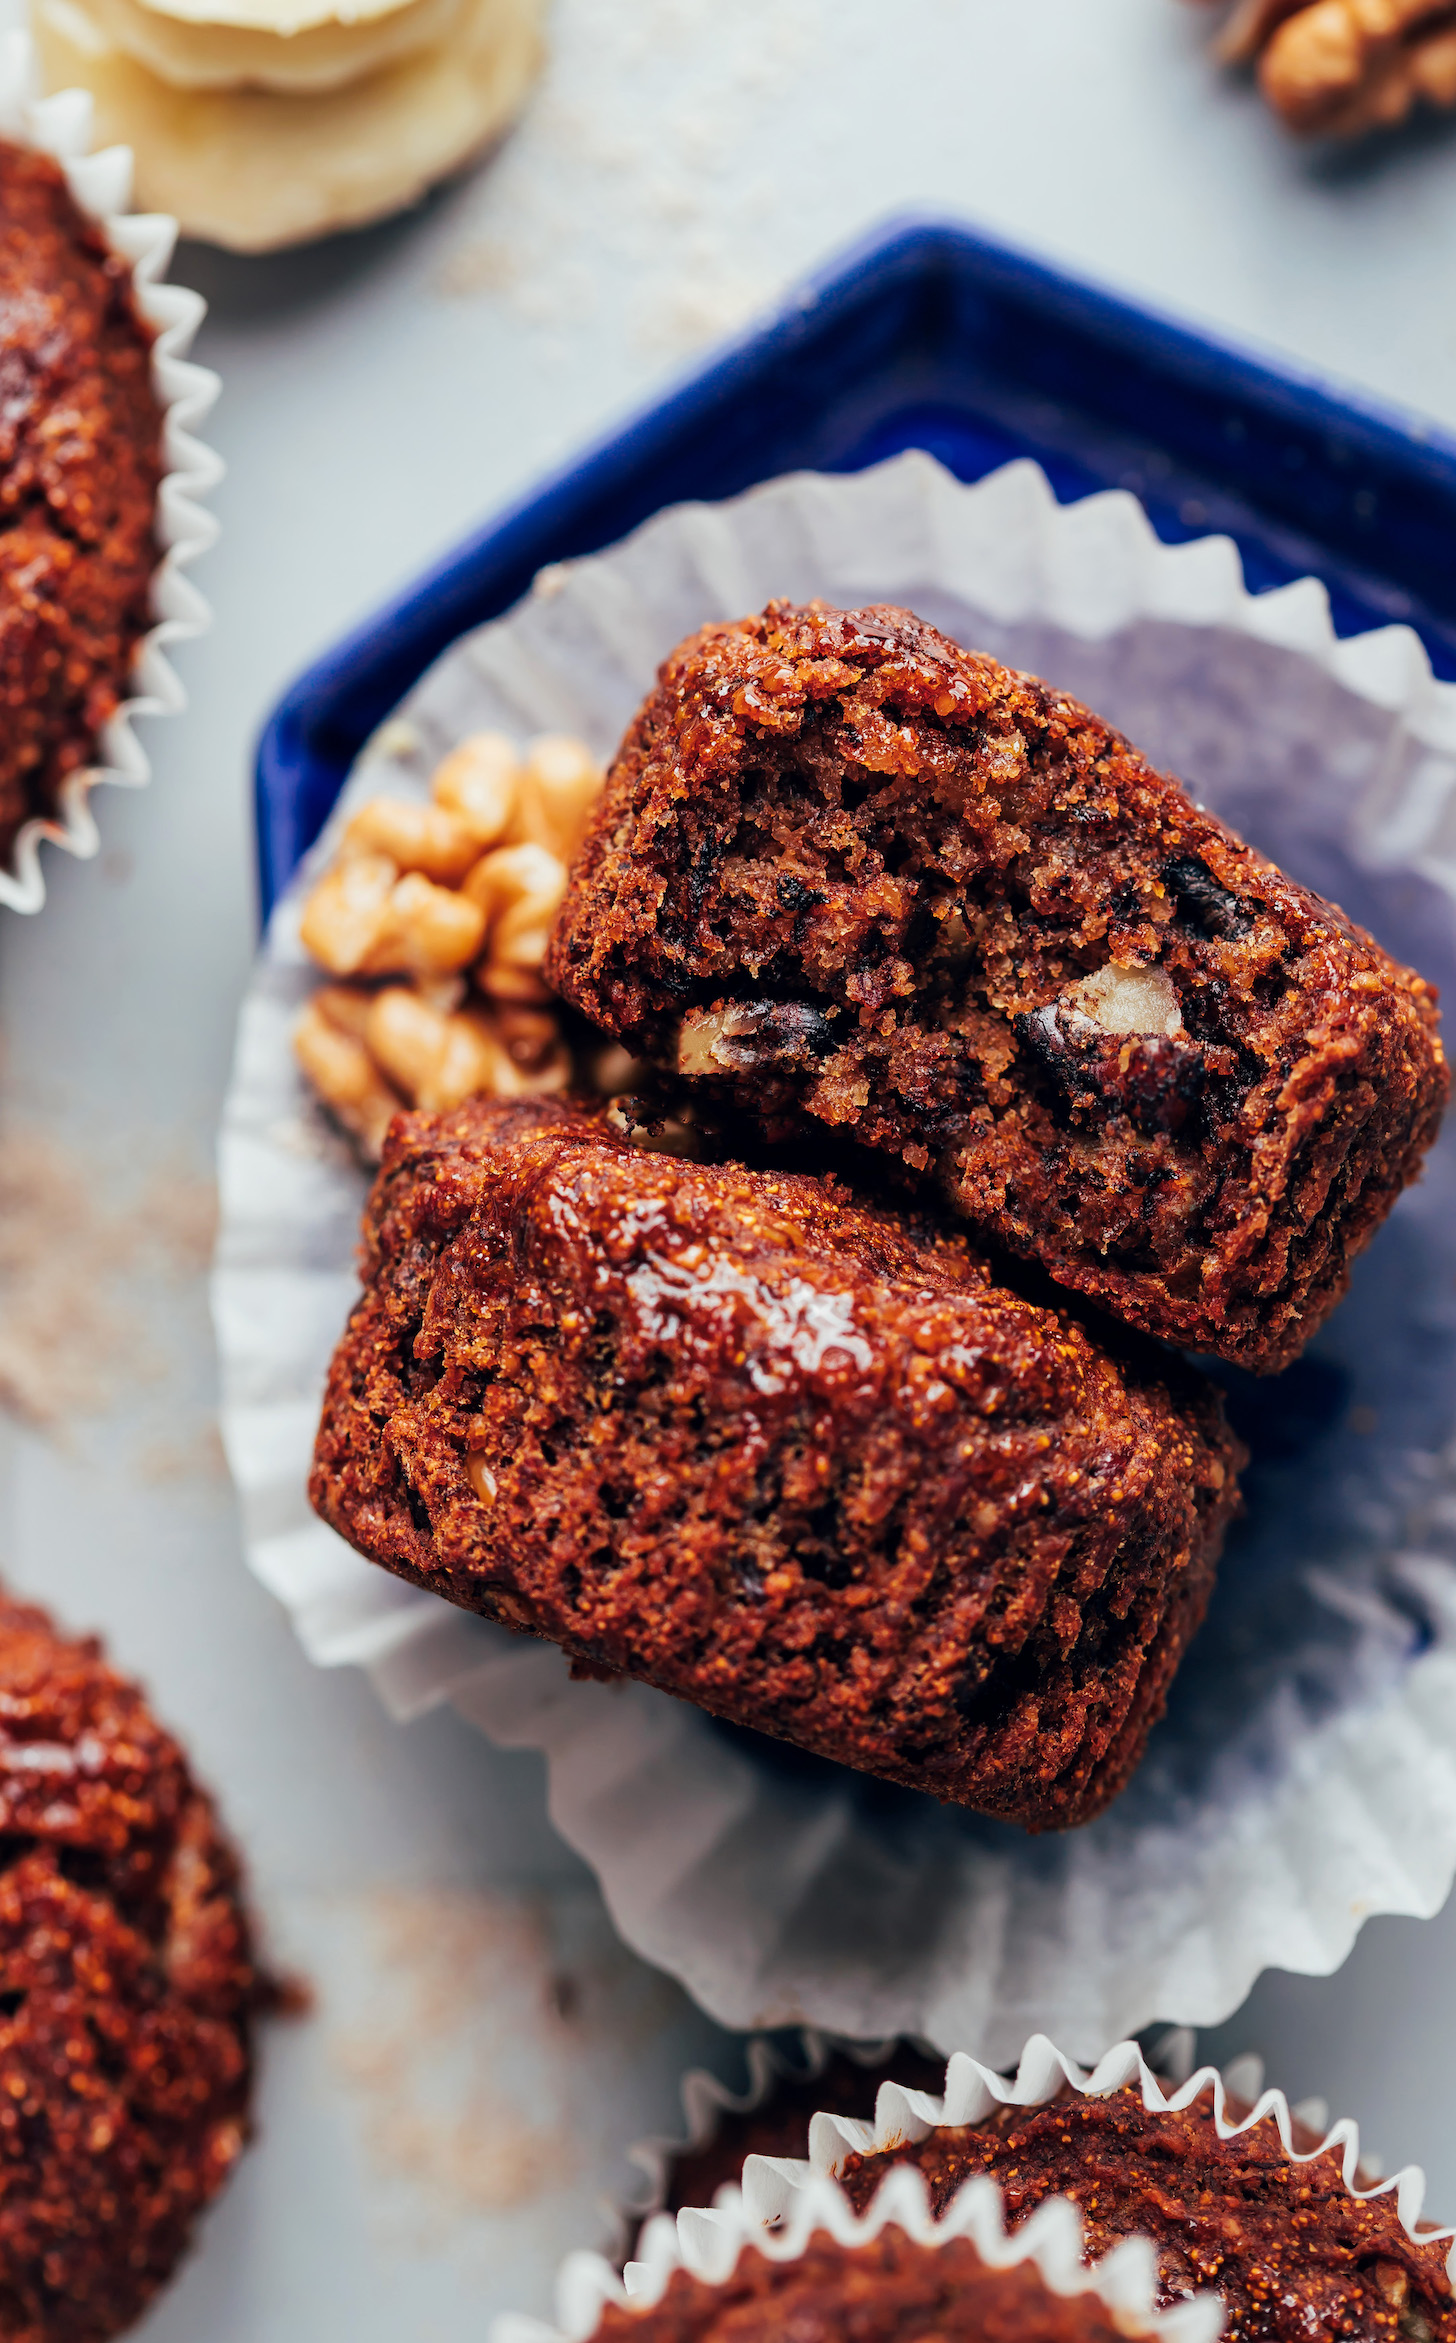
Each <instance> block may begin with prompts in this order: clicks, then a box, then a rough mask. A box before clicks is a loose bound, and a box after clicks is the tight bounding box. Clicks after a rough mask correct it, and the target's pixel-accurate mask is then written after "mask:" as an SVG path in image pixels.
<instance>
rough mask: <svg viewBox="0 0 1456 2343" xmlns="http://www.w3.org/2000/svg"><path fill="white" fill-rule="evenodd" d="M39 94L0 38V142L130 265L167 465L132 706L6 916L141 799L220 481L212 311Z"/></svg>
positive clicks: (24, 49)
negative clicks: (150, 743) (119, 800)
mask: <svg viewBox="0 0 1456 2343" xmlns="http://www.w3.org/2000/svg"><path fill="white" fill-rule="evenodd" d="M38 88H39V83H38V79H37V76H36V71H35V59H34V54H33V51H32V47H31V41H30V35H29V34H28V33H24V32H14V31H11V32H0V138H3V139H6V140H8V141H9V142H10V143H11V144H12V145H15V146H28V147H33V148H36V149H37V150H38V151H39V152H40V153H42V154H47V155H51V156H53V157H54V159H55V160H56V161H57V162H58V163H59V164H60V166H61V169H62V171H63V172H64V174H65V179H66V185H67V187H68V188H69V189H70V192H71V196H72V199H73V201H74V202H75V204H76V207H77V209H78V210H79V211H81V212H83V213H84V214H85V216H86V218H87V219H89V220H94V221H95V223H96V225H97V226H98V227H99V228H100V230H101V233H102V235H103V236H104V237H105V239H106V242H107V244H108V245H109V246H110V248H111V250H112V251H113V252H114V253H116V254H118V255H119V256H120V258H122V259H123V260H126V261H128V262H129V263H130V265H131V273H132V288H133V299H134V301H135V304H136V310H137V314H138V316H139V317H140V318H141V319H142V320H143V322H144V323H145V324H147V325H149V326H150V327H151V328H152V330H153V334H154V337H155V338H154V340H153V343H152V387H153V389H154V391H155V393H156V397H157V402H158V404H159V406H160V407H161V409H162V459H163V474H162V479H161V482H160V485H159V487H158V490H157V518H156V535H157V542H158V544H159V545H160V546H161V547H162V548H163V552H162V559H161V561H160V562H159V563H158V565H157V568H156V571H155V573H154V574H153V578H152V588H151V605H152V610H153V612H154V614H155V617H156V621H157V623H156V625H155V626H153V627H151V628H150V629H149V630H148V632H147V633H146V634H145V635H144V636H143V637H142V639H141V641H140V642H139V643H138V644H137V647H136V651H135V653H134V654H133V658H132V668H131V683H132V690H133V695H134V696H133V697H132V698H131V699H129V700H125V701H123V703H122V705H121V706H120V707H119V708H118V709H117V711H116V713H115V715H114V716H112V717H111V719H110V721H109V722H108V723H107V724H105V725H104V726H103V727H102V730H101V732H100V734H99V735H98V738H97V747H98V748H99V750H100V753H101V760H102V761H101V763H100V764H99V765H93V766H87V767H84V768H83V769H82V770H80V771H78V772H75V773H72V774H70V775H69V776H68V777H67V779H66V781H65V783H64V784H63V786H62V788H61V791H60V796H59V803H58V806H57V813H56V817H55V818H51V817H44V818H37V819H36V820H34V821H29V822H26V823H25V824H24V826H23V827H22V829H21V830H20V832H19V834H18V836H17V837H16V840H15V845H14V849H13V851H12V854H11V857H10V866H9V868H8V869H6V868H3V867H0V904H6V905H8V906H9V908H10V909H11V910H12V911H39V910H40V908H41V905H42V904H43V903H44V901H45V880H44V877H43V875H42V872H41V867H40V848H41V842H42V840H49V842H50V843H51V844H52V845H55V846H63V847H64V848H65V850H66V852H67V853H68V854H74V855H77V856H79V857H81V858H82V859H85V858H86V857H88V856H90V855H93V854H95V852H96V850H97V847H98V845H99V844H100V838H99V835H98V833H97V829H96V824H95V821H94V820H93V818H92V814H91V809H90V805H89V803H88V799H89V796H90V792H91V790H92V789H93V788H94V787H95V786H96V785H97V783H99V782H103V781H110V782H115V783H119V784H120V785H122V786H123V787H125V788H129V789H140V788H142V787H144V786H145V784H146V783H147V782H148V781H149V780H150V778H151V765H150V763H149V761H148V758H147V753H146V750H145V749H144V748H143V747H142V745H141V742H140V741H139V740H138V739H137V736H136V734H135V732H134V731H133V729H132V727H133V724H134V722H135V720H136V718H137V717H138V716H163V715H175V714H176V713H177V712H178V711H179V710H180V709H182V708H184V707H185V706H186V704H187V700H186V694H185V692H184V691H183V689H182V686H181V684H180V683H179V682H178V680H177V677H176V674H175V673H174V671H173V668H172V665H171V662H170V661H169V660H168V658H167V656H166V652H167V648H168V646H170V645H171V644H173V643H178V642H183V641H185V640H186V639H187V637H188V636H190V635H198V634H201V633H202V632H203V630H204V628H205V627H206V626H207V624H208V622H209V619H210V616H211V613H210V612H209V610H208V607H207V604H206V603H205V602H204V601H203V599H202V596H201V595H200V594H199V593H198V591H197V588H196V587H195V586H194V585H193V583H192V581H191V579H190V578H189V577H187V576H186V574H185V571H186V565H187V564H188V563H189V562H191V561H195V560H196V558H197V556H198V554H199V553H204V552H205V551H206V550H207V548H208V546H210V545H211V544H212V543H213V542H214V541H215V539H216V537H217V522H216V520H215V518H214V516H213V515H212V514H211V513H209V512H207V511H205V510H204V508H203V506H202V505H201V504H200V503H199V502H198V499H199V497H202V496H205V495H206V493H207V491H208V490H209V489H210V488H213V487H215V486H216V485H217V482H218V481H219V480H220V479H221V478H222V464H221V461H220V460H219V458H218V457H217V456H215V455H214V454H213V453H212V450H211V449H210V448H207V447H204V446H203V444H202V442H201V440H199V439H197V438H196V437H195V436H194V427H195V426H196V425H197V424H199V423H200V422H201V421H202V419H203V417H204V416H205V415H206V414H207V413H208V411H209V410H210V408H211V407H212V405H213V402H214V400H215V399H216V397H217V394H218V391H219V390H220V389H221V387H222V386H221V384H220V383H219V381H218V378H217V376H216V375H215V374H214V373H212V372H211V370H210V369H209V368H208V367H206V366H196V365H193V364H192V363H191V362H190V360H189V359H188V357H187V352H188V350H189V349H190V347H191V345H192V340H193V337H194V335H195V334H196V332H197V329H198V327H199V325H200V324H201V323H202V320H203V317H204V315H205V314H206V309H207V304H206V302H205V301H204V300H203V299H202V296H201V294H200V293H192V292H189V291H188V290H187V289H186V287H185V286H183V285H167V284H163V282H162V279H163V277H164V276H165V275H166V272H167V268H168V265H169V263H170V261H171V258H172V250H173V247H174V245H175V244H176V241H177V223H176V221H175V220H173V219H169V218H168V217H167V216H166V215H165V214H164V213H161V212H129V211H128V210H127V205H128V203H129V202H130V199H131V182H132V157H131V149H130V148H129V147H124V146H113V147H107V148H106V149H104V151H103V152H102V153H100V154H95V155H93V154H92V153H90V151H89V149H90V145H91V114H92V106H91V95H90V92H89V91H88V90H80V89H71V90H60V91H58V92H57V93H56V94H55V96H54V97H49V98H43V97H40V96H38V95H37V91H38Z"/></svg>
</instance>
